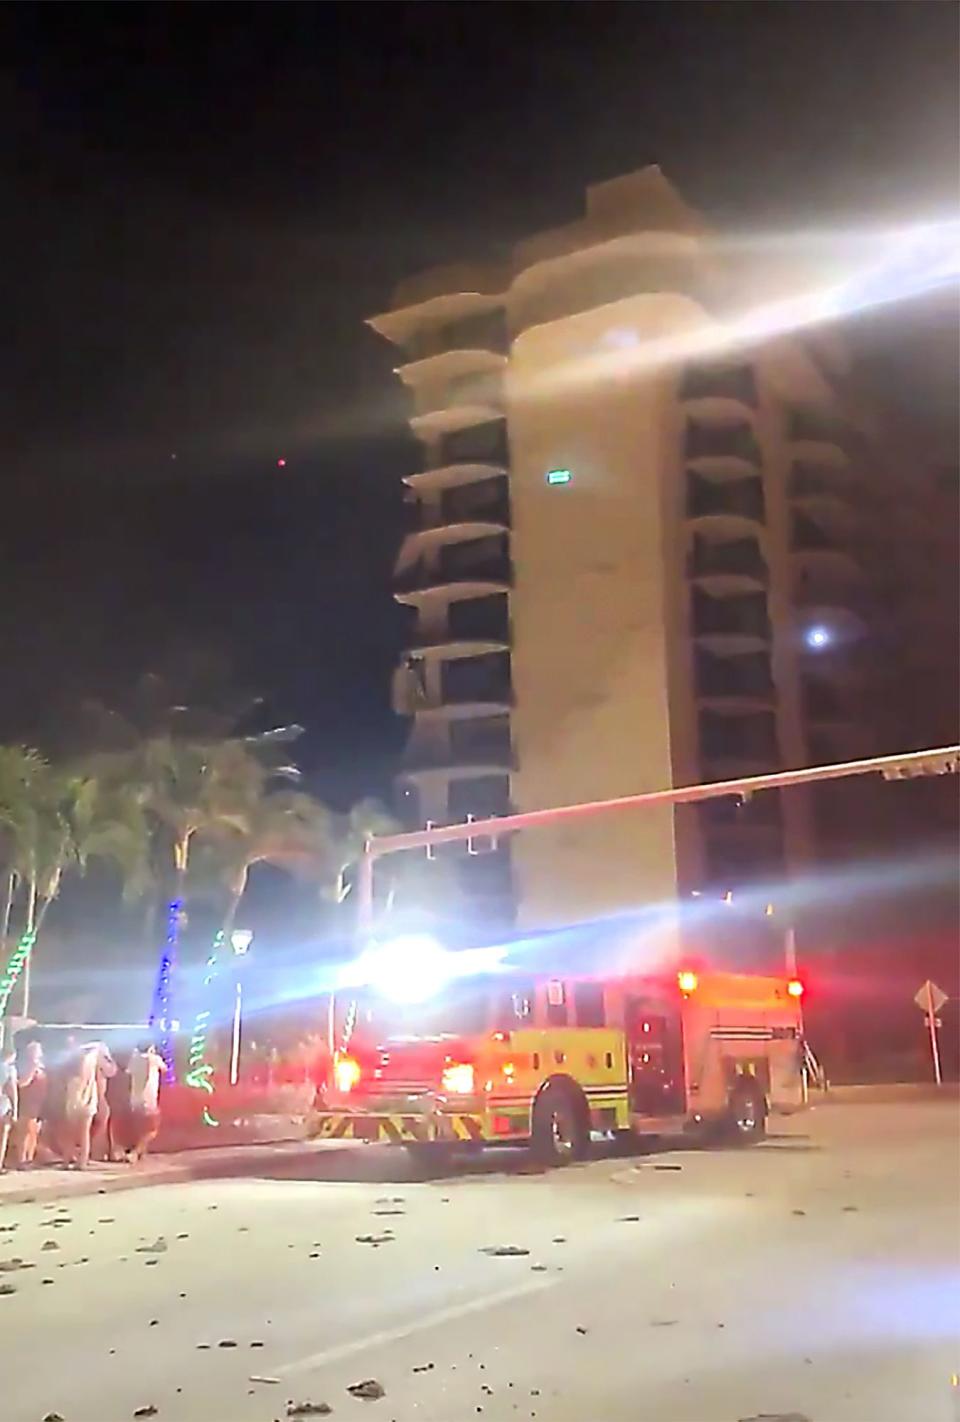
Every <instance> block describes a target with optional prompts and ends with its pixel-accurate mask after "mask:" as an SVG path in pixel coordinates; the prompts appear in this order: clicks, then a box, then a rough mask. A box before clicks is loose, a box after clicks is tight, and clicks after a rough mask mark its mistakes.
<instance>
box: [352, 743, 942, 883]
mask: <svg viewBox="0 0 960 1422" xmlns="http://www.w3.org/2000/svg"><path fill="white" fill-rule="evenodd" d="M958 763H960V746H943V747H941V748H940V749H939V750H925V751H908V752H907V753H906V754H904V755H884V756H876V757H874V758H873V759H872V760H848V761H843V762H841V763H840V764H838V765H815V766H809V767H808V768H807V769H805V770H783V771H776V772H774V773H773V774H771V775H752V776H748V777H747V778H746V779H743V780H719V781H714V782H713V783H712V784H705V785H686V786H680V787H679V788H678V789H675V790H650V791H646V792H645V793H643V794H641V795H622V796H619V797H618V798H616V799H613V800H591V801H587V802H585V803H583V804H579V805H559V806H556V807H555V808H554V809H549V810H527V811H525V812H524V813H523V814H519V815H494V816H492V817H491V818H490V819H486V820H468V821H467V822H466V823H460V824H455V825H439V826H436V827H433V828H431V829H424V830H412V831H410V832H409V833H406V834H390V835H376V836H371V838H370V839H368V840H367V842H366V852H365V857H366V858H367V859H368V860H369V859H379V858H381V857H382V856H383V855H385V854H397V853H399V852H400V851H401V850H404V849H424V848H428V847H432V846H433V845H437V844H453V843H455V842H456V841H458V840H464V839H476V838H478V837H480V836H487V837H496V836H499V835H502V834H511V833H512V832H513V831H514V830H521V829H528V828H530V827H531V826H533V825H544V824H560V823H563V822H564V821H566V820H577V819H587V818H589V816H591V815H597V814H600V813H602V812H603V811H605V810H630V809H639V808H640V807H642V806H645V805H689V804H692V803H694V802H695V801H698V800H715V799H718V798H720V797H721V796H723V795H742V796H750V795H753V794H755V793H756V792H758V791H761V790H783V789H786V788H788V787H790V786H792V785H812V784H816V783H817V782H818V781H822V780H844V779H846V778H848V777H849V776H854V775H872V774H877V775H882V776H883V777H884V779H886V780H901V779H902V780H908V779H912V778H914V776H917V777H919V776H922V775H947V774H950V773H952V772H955V771H956V770H957V766H958Z"/></svg>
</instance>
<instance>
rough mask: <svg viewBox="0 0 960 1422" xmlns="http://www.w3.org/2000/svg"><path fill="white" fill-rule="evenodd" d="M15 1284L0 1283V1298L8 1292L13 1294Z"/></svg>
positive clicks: (4, 1296)
mask: <svg viewBox="0 0 960 1422" xmlns="http://www.w3.org/2000/svg"><path fill="white" fill-rule="evenodd" d="M16 1292H17V1290H16V1286H15V1285H13V1284H0V1298H6V1297H7V1295H8V1294H15V1293H16Z"/></svg>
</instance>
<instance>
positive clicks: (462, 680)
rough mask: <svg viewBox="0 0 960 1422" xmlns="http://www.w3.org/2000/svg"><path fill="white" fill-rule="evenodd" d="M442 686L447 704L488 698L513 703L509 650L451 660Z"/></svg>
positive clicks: (461, 703) (444, 673) (491, 701)
mask: <svg viewBox="0 0 960 1422" xmlns="http://www.w3.org/2000/svg"><path fill="white" fill-rule="evenodd" d="M441 688H442V691H441V698H442V701H443V704H444V705H467V704H469V703H472V702H485V703H491V704H494V705H501V706H509V705H510V703H511V701H512V700H513V686H512V684H511V680H510V656H509V653H507V652H490V653H487V654H486V655H485V656H482V657H459V658H458V659H457V660H456V661H451V662H447V663H446V664H445V665H444V667H443V671H442V674H441Z"/></svg>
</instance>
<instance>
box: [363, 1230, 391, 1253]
mask: <svg viewBox="0 0 960 1422" xmlns="http://www.w3.org/2000/svg"><path fill="white" fill-rule="evenodd" d="M357 1243H358V1244H372V1245H373V1247H374V1249H379V1248H380V1245H381V1244H392V1243H393V1235H392V1234H390V1233H389V1232H388V1233H387V1234H358V1235H357Z"/></svg>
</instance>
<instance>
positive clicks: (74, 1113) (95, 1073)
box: [65, 1042, 117, 1170]
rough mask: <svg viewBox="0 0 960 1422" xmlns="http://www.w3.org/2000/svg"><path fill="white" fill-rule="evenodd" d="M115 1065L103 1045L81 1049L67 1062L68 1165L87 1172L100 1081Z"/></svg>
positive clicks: (90, 1044)
mask: <svg viewBox="0 0 960 1422" xmlns="http://www.w3.org/2000/svg"><path fill="white" fill-rule="evenodd" d="M116 1070H117V1068H116V1064H115V1063H114V1060H113V1058H112V1057H111V1055H110V1053H109V1052H108V1051H107V1048H106V1047H105V1046H104V1044H103V1043H102V1042H90V1043H89V1044H88V1045H87V1046H85V1047H81V1049H80V1051H79V1052H78V1053H77V1055H76V1057H75V1058H74V1060H73V1061H72V1062H71V1063H70V1066H69V1069H68V1076H67V1091H66V1102H65V1112H66V1135H67V1139H68V1141H69V1150H70V1158H69V1164H71V1165H75V1166H76V1167H77V1169H78V1170H86V1168H87V1166H88V1165H89V1164H90V1138H91V1134H92V1132H93V1122H94V1119H95V1118H96V1115H97V1107H98V1105H99V1096H100V1082H101V1081H103V1080H104V1079H105V1078H107V1077H111V1076H113V1075H114V1073H115V1072H116Z"/></svg>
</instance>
